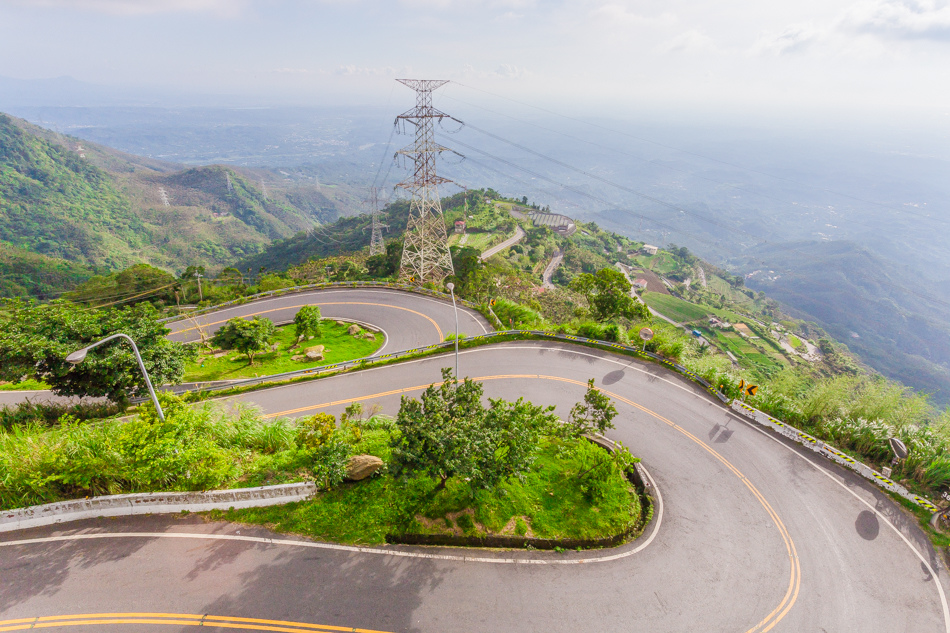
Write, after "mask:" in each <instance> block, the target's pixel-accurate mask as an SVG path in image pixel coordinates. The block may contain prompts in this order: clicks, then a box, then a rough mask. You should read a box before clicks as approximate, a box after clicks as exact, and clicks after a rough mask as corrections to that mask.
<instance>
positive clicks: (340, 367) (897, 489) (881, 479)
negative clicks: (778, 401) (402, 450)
mask: <svg viewBox="0 0 950 633" xmlns="http://www.w3.org/2000/svg"><path fill="white" fill-rule="evenodd" d="M506 336H508V337H514V338H532V339H537V338H540V339H549V340H556V341H570V342H574V343H580V344H582V345H590V346H595V347H599V348H606V349H615V350H618V351H622V352H625V353H628V354H633V355H634V356H639V357H644V358H649V359H651V360H655V361H657V362H659V363H660V364H661V365H663V366H665V367H667V368H669V369H671V370H673V371H675V372H676V373H678V374H681V375H683V376H685V377H686V378H689V379H690V380H691V381H693V382H695V383H697V384H699V385H701V386H702V387H703V388H705V389H706V390H707V391H708V392H709V393H711V394H712V395H714V396H716V397H717V398H718V399H719V400H720V402H722V403H724V404H728V405H730V407H731V408H732V409H733V410H734V411H736V412H738V413H740V414H742V415H743V416H744V417H747V418H750V419H752V420H753V421H755V422H757V423H759V424H761V425H763V426H767V427H769V428H771V429H773V430H775V431H777V432H778V433H780V434H782V435H783V436H785V437H788V438H789V439H792V440H793V441H795V442H798V443H799V444H802V445H803V446H805V447H806V448H808V449H810V450H813V451H815V452H817V453H820V454H821V455H824V456H825V457H826V458H828V459H831V460H833V461H835V462H837V463H839V464H841V465H843V466H845V467H846V468H850V469H851V470H853V471H855V472H856V473H858V474H859V475H861V476H862V477H864V478H865V479H867V480H868V481H870V482H872V483H874V484H876V485H878V486H880V487H882V488H884V489H886V490H889V491H891V492H894V493H896V494H898V495H900V496H902V497H903V498H905V499H907V500H908V501H911V502H912V503H915V504H917V505H919V506H920V507H922V508H926V509H927V510H929V511H931V512H937V510H938V509H939V508H937V506H936V505H935V504H934V503H932V502H931V501H929V500H927V499H925V498H924V497H921V496H920V495H917V494H914V493H912V492H910V491H909V490H907V489H906V488H905V487H904V486H902V485H900V484H899V483H897V482H895V481H893V480H891V479H888V478H887V477H885V476H884V475H882V474H880V473H878V472H877V471H875V470H873V469H872V468H870V467H869V466H867V465H865V464H863V463H862V462H859V461H857V460H855V459H854V458H852V457H850V456H848V455H846V454H845V453H843V452H841V451H839V450H838V449H836V448H834V447H833V446H829V445H827V444H825V443H824V442H822V441H821V440H819V439H817V438H815V437H812V436H811V435H809V434H807V433H804V432H803V431H799V430H798V429H796V428H794V427H792V426H790V425H788V424H785V423H784V422H782V421H780V420H777V419H776V418H773V417H772V416H770V415H768V414H767V413H764V412H762V411H759V410H758V409H755V408H753V407H750V406H749V405H747V404H745V403H744V402H740V401H738V400H732V401H730V399H729V398H727V397H726V396H725V395H724V394H722V393H721V392H720V391H719V390H718V389H715V388H714V387H713V385H711V384H710V383H709V381H707V380H706V379H705V378H703V377H702V376H699V375H697V374H696V373H694V372H692V371H690V370H689V369H687V368H686V367H684V366H683V365H680V364H679V363H676V362H673V361H672V360H670V359H668V358H665V357H663V356H660V355H659V354H654V353H653V352H648V351H646V350H643V349H640V348H637V347H630V346H629V345H623V344H621V343H613V342H610V341H601V340H598V339H591V338H587V337H584V336H576V335H573V334H559V333H555V332H543V331H540V330H501V331H496V332H490V333H488V334H479V335H477V336H470V337H467V338H464V339H461V341H460V342H461V343H465V342H475V341H483V340H485V339H492V338H497V337H506ZM453 346H454V342H453V341H444V342H442V343H435V344H433V345H427V346H425V347H418V348H415V349H410V350H405V351H402V352H395V353H392V354H383V355H381V356H373V357H371V358H364V359H360V360H355V361H347V362H344V363H335V364H333V365H324V366H321V367H313V368H311V369H303V370H298V371H293V372H286V373H283V374H275V375H273V376H263V377H259V378H251V379H248V380H242V381H239V382H234V383H229V384H226V385H213V386H209V387H206V388H203V389H192V390H190V391H198V392H210V391H221V390H227V389H234V388H239V387H242V386H250V385H255V384H263V383H266V382H280V381H283V380H288V379H292V378H297V377H300V376H308V375H310V376H319V375H320V374H324V373H333V372H337V371H345V370H347V369H352V368H355V367H369V366H372V365H375V364H377V363H379V362H389V361H393V360H398V359H400V358H406V357H409V356H415V355H417V354H422V353H425V352H431V351H433V350H436V349H441V348H446V349H449V348H452V347H453ZM183 391H188V390H186V389H181V390H179V391H178V393H181V392H183Z"/></svg>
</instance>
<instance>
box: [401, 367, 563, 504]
mask: <svg viewBox="0 0 950 633" xmlns="http://www.w3.org/2000/svg"><path fill="white" fill-rule="evenodd" d="M442 378H443V382H442V384H441V385H438V386H437V385H434V384H433V385H430V386H429V388H428V389H426V390H425V392H424V393H423V394H422V397H421V401H420V400H415V399H413V398H406V397H403V399H402V404H401V406H400V408H399V414H398V416H397V417H396V427H397V429H398V431H399V432H398V433H397V434H395V436H394V439H393V443H392V449H393V450H392V463H391V467H392V469H393V472H394V473H395V474H397V475H400V474H403V475H414V474H423V475H426V476H428V477H432V478H435V479H437V480H438V481H439V483H438V486H437V489H442V488H444V487H445V485H446V482H447V481H448V480H449V479H450V478H452V477H466V478H468V479H469V481H470V483H471V486H472V488H473V490H474V489H478V488H493V487H495V486H497V485H498V484H499V483H501V482H502V481H504V480H505V479H507V478H509V477H513V476H520V475H521V474H522V473H524V472H525V471H526V470H527V469H528V468H529V467H530V465H531V463H532V461H533V458H534V454H535V451H536V450H537V447H538V440H539V438H540V436H541V434H542V433H544V432H545V431H547V430H550V429H551V428H552V427H553V425H554V424H555V422H556V417H555V416H554V414H553V410H554V408H553V407H548V408H547V409H544V408H542V407H538V406H535V405H533V404H531V403H530V402H525V401H524V400H522V399H519V400H518V401H517V402H513V403H512V402H506V401H504V400H501V399H498V400H490V401H489V402H490V405H491V406H490V407H489V408H488V409H486V408H485V406H484V405H483V404H482V395H483V388H482V386H481V384H479V383H476V382H473V381H472V380H471V379H470V378H466V379H465V380H463V381H462V382H461V383H459V381H458V380H457V379H456V378H454V377H453V376H452V372H451V370H449V369H443V370H442Z"/></svg>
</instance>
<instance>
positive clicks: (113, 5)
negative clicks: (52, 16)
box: [12, 0, 247, 17]
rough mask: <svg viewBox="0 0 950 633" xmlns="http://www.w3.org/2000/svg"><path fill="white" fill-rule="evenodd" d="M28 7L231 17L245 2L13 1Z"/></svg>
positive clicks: (126, 13)
mask: <svg viewBox="0 0 950 633" xmlns="http://www.w3.org/2000/svg"><path fill="white" fill-rule="evenodd" d="M12 1H13V3H14V4H19V5H22V6H27V7H30V8H37V7H40V8H43V7H52V8H57V9H71V10H73V11H90V12H96V13H109V14H112V15H149V14H156V13H212V14H216V15H220V16H225V17H233V16H236V15H239V14H240V13H242V12H243V10H244V8H245V6H246V4H247V3H246V0H12Z"/></svg>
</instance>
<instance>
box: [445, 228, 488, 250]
mask: <svg viewBox="0 0 950 633" xmlns="http://www.w3.org/2000/svg"><path fill="white" fill-rule="evenodd" d="M467 235H468V239H467V240H466V241H465V244H463V246H468V247H471V248H475V249H478V250H480V251H484V250H486V249H487V248H489V247H491V245H492V244H493V243H495V241H496V237H497V236H496V235H495V234H494V233H482V232H469V233H467ZM461 239H462V236H461V235H458V234H452V236H450V237H449V246H456V245H458V243H459V242H460V241H461Z"/></svg>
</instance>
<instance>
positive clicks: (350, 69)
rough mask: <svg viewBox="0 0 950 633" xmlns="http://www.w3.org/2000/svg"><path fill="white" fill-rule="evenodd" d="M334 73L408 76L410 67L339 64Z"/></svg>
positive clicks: (369, 75) (410, 71) (410, 72)
mask: <svg viewBox="0 0 950 633" xmlns="http://www.w3.org/2000/svg"><path fill="white" fill-rule="evenodd" d="M336 74H338V75H363V76H368V77H397V76H400V77H402V76H409V75H412V69H411V68H409V67H408V66H404V67H402V68H395V67H393V66H376V67H366V66H354V65H352V64H348V65H345V66H340V67H339V68H337V69H336Z"/></svg>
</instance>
